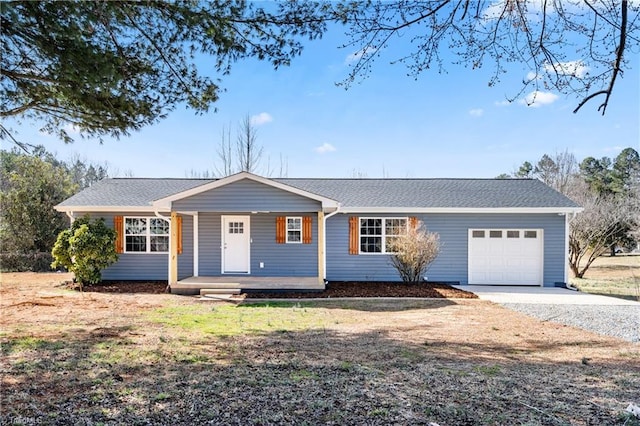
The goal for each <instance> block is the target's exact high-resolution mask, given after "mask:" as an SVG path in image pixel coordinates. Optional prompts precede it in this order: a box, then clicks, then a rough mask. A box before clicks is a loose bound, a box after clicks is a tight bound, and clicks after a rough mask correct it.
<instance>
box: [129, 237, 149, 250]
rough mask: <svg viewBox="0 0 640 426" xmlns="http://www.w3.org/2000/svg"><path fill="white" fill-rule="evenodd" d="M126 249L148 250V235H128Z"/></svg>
mask: <svg viewBox="0 0 640 426" xmlns="http://www.w3.org/2000/svg"><path fill="white" fill-rule="evenodd" d="M126 251H133V252H137V251H147V237H143V236H127V237H126Z"/></svg>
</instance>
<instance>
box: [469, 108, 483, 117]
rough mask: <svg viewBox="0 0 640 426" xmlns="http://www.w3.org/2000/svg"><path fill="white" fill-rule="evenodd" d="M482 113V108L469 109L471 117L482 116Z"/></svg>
mask: <svg viewBox="0 0 640 426" xmlns="http://www.w3.org/2000/svg"><path fill="white" fill-rule="evenodd" d="M482 114H484V110H483V109H482V108H474V109H470V110H469V115H471V116H473V117H482Z"/></svg>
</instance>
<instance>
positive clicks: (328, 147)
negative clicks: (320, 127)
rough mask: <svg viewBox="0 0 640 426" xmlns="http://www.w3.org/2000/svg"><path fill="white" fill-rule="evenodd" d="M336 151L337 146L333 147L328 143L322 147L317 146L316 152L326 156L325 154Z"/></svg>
mask: <svg viewBox="0 0 640 426" xmlns="http://www.w3.org/2000/svg"><path fill="white" fill-rule="evenodd" d="M335 150H336V147H335V146H333V145H331V144H330V143H328V142H325V143H323V144H322V145H320V146H317V147H316V148H315V151H316V152H317V153H318V154H325V153H327V152H333V151H335Z"/></svg>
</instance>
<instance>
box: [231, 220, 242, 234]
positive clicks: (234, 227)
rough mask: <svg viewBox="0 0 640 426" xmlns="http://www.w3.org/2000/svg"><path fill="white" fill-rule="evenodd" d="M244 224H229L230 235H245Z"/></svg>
mask: <svg viewBox="0 0 640 426" xmlns="http://www.w3.org/2000/svg"><path fill="white" fill-rule="evenodd" d="M243 233H244V222H229V234H243Z"/></svg>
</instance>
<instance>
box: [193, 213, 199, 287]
mask: <svg viewBox="0 0 640 426" xmlns="http://www.w3.org/2000/svg"><path fill="white" fill-rule="evenodd" d="M198 228H199V225H198V212H195V213H194V214H193V276H194V277H197V276H198V275H200V265H199V263H200V243H199V238H198V237H199V231H198Z"/></svg>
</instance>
